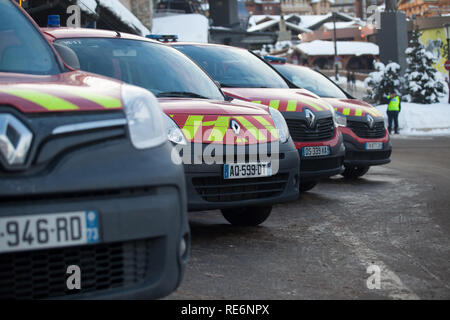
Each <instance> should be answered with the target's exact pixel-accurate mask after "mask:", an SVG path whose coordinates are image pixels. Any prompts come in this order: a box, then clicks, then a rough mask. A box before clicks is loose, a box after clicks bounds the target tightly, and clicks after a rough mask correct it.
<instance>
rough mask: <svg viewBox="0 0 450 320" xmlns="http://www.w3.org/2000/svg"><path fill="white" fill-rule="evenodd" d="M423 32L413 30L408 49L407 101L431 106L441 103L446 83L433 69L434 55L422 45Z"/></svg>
mask: <svg viewBox="0 0 450 320" xmlns="http://www.w3.org/2000/svg"><path fill="white" fill-rule="evenodd" d="M420 36H421V32H419V31H418V30H413V32H412V34H411V40H410V41H409V47H408V49H406V51H405V53H406V62H407V69H406V71H405V88H404V91H405V97H404V98H405V100H406V101H410V102H416V103H424V104H430V103H435V102H439V98H440V97H441V96H442V95H443V93H444V83H443V82H442V80H441V79H440V78H441V77H438V75H437V71H436V69H434V68H433V64H434V63H435V58H434V56H433V54H432V53H431V52H429V51H427V50H425V47H424V46H423V45H422V44H421V43H420V40H419V39H420Z"/></svg>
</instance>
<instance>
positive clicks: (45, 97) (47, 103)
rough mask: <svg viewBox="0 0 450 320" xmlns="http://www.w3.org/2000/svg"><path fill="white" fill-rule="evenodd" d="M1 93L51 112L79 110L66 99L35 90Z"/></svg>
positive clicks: (5, 90)
mask: <svg viewBox="0 0 450 320" xmlns="http://www.w3.org/2000/svg"><path fill="white" fill-rule="evenodd" d="M0 91H2V92H5V93H8V94H11V95H13V96H16V97H19V98H22V99H25V100H28V101H31V102H33V103H36V104H38V105H40V106H41V107H43V108H45V109H47V110H50V111H59V110H77V109H79V107H78V106H76V105H74V104H72V103H70V102H69V101H66V100H64V99H61V98H58V97H55V96H52V95H50V94H47V93H42V92H40V91H35V90H13V89H0Z"/></svg>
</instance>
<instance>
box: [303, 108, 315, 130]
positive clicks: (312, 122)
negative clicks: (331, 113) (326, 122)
mask: <svg viewBox="0 0 450 320" xmlns="http://www.w3.org/2000/svg"><path fill="white" fill-rule="evenodd" d="M305 117H306V123H307V124H308V127H310V128H314V125H315V122H316V115H315V114H314V113H313V112H312V111H311V110H309V109H305Z"/></svg>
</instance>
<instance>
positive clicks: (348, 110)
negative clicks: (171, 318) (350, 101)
mask: <svg viewBox="0 0 450 320" xmlns="http://www.w3.org/2000/svg"><path fill="white" fill-rule="evenodd" d="M342 113H343V114H344V116H349V115H350V108H344V110H343V111H342Z"/></svg>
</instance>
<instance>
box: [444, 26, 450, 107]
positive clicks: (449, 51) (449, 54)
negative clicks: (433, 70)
mask: <svg viewBox="0 0 450 320" xmlns="http://www.w3.org/2000/svg"><path fill="white" fill-rule="evenodd" d="M444 29H445V35H446V37H447V60H450V23H446V24H444ZM447 87H448V89H449V91H450V71H449V72H448V76H447ZM448 103H450V92H449V96H448Z"/></svg>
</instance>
